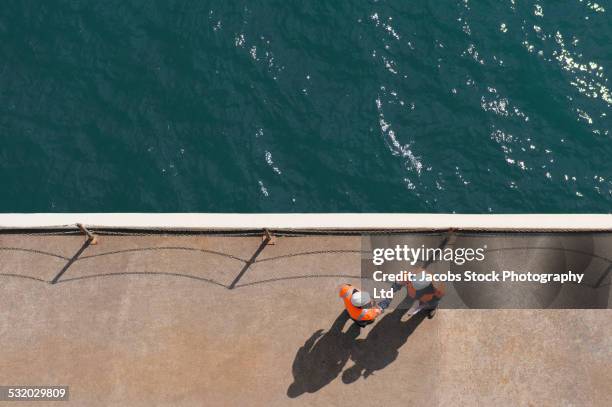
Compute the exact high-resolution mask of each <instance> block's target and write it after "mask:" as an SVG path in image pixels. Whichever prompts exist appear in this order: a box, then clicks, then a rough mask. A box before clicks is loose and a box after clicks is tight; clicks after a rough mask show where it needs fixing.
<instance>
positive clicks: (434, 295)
mask: <svg viewBox="0 0 612 407" xmlns="http://www.w3.org/2000/svg"><path fill="white" fill-rule="evenodd" d="M430 287H431V289H432V292H430V293H425V294H422V295H421V296H420V297H419V298H417V290H416V288H414V286H413V285H412V281H408V282H406V289H407V290H408V296H409V297H410V298H412V299H415V300H419V301H420V302H429V301H431V300H433V299H437V300H439V299H440V298H442V297H443V296H444V292H443V291H442V290H440V289H438V288H436V287H433V285H432V284H430ZM427 288H429V287H427ZM427 288H426V289H427Z"/></svg>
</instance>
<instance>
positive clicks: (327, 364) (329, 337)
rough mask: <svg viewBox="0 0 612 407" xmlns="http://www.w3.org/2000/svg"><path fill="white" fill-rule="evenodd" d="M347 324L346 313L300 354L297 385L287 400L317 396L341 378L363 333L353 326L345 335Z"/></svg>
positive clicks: (295, 363)
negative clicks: (301, 396)
mask: <svg viewBox="0 0 612 407" xmlns="http://www.w3.org/2000/svg"><path fill="white" fill-rule="evenodd" d="M347 321H349V315H348V313H347V312H346V311H343V312H342V313H341V314H340V315H339V316H338V318H336V320H335V321H334V323H333V324H332V326H331V328H330V329H329V331H327V332H325V333H323V330H322V329H319V330H318V331H316V332H315V333H313V334H312V336H311V337H310V338H309V339H308V340H307V341H306V343H304V346H302V347H301V348H300V349H299V350H298V351H297V353H296V355H295V359H294V361H293V366H292V372H293V383H291V385H290V386H289V388H288V389H287V396H289V397H291V398H295V397H298V396H300V395H302V394H304V393H314V392H316V391H318V390H320V389H321V388H323V387H324V386H326V385H327V384H329V383H330V382H331V381H332V380H334V379H335V378H336V377H338V375H339V374H340V372H341V371H342V369H343V368H344V365H345V364H346V362H347V361H348V359H349V356H350V353H351V348H352V346H353V343H354V341H355V339H356V338H357V336H359V330H360V329H359V327H358V326H357V325H356V324H354V323H352V324H351V326H350V327H349V328H348V330H347V331H346V332H343V328H344V325H345V324H346V322H347ZM351 322H352V321H351Z"/></svg>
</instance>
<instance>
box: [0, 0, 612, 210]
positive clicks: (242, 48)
mask: <svg viewBox="0 0 612 407" xmlns="http://www.w3.org/2000/svg"><path fill="white" fill-rule="evenodd" d="M610 13H612V3H610V2H605V1H602V2H599V3H596V2H593V1H586V0H584V1H580V0H568V1H563V2H552V1H538V2H533V1H519V0H516V1H513V0H499V1H467V0H465V1H405V0H402V1H400V0H397V1H382V0H381V1H369V2H366V1H363V2H356V1H329V2H315V1H284V0H283V1H214V2H213V1H152V0H148V1H133V0H122V1H104V2H84V1H45V2H33V1H23V2H17V1H7V2H5V3H4V4H3V5H2V7H0V110H1V113H0V186H1V187H2V189H1V190H0V211H1V212H33V211H41V212H62V211H99V212H111V211H160V212H166V211H181V212H183V211H184V212H187V211H198V212H207V211H208V212H260V211H262V212H276V211H278V212H328V211H330V212H333V211H342V212H344V211H354V212H475V213H489V212H491V213H500V212H601V213H609V212H611V208H612V109H611V107H612V90H611V89H612V83H611V82H610V76H611V75H612V72H611V71H612V45H611V44H612V19H611V18H610Z"/></svg>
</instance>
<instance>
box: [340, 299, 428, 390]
mask: <svg viewBox="0 0 612 407" xmlns="http://www.w3.org/2000/svg"><path fill="white" fill-rule="evenodd" d="M407 311H408V308H407V307H401V308H397V309H395V310H394V311H393V312H391V313H390V314H387V315H385V316H384V317H383V318H382V319H381V320H380V321H378V323H377V324H376V325H374V327H373V328H372V330H371V331H370V333H369V334H368V336H367V337H366V338H365V339H360V340H357V341H355V343H354V347H353V349H352V351H351V359H352V360H353V361H354V362H355V365H354V366H351V367H350V368H349V369H347V370H345V371H344V373H343V374H342V381H343V382H344V383H345V384H349V383H353V382H355V381H356V380H358V379H359V378H360V377H363V378H364V379H365V378H367V377H368V376H370V375H371V374H373V373H374V372H375V371H377V370H382V369H384V368H385V367H387V366H388V365H389V364H391V363H393V362H394V361H395V359H397V356H398V355H399V349H400V348H401V347H402V345H404V344H405V343H406V342H407V341H408V337H410V335H412V333H413V332H414V331H415V330H416V329H417V327H418V326H419V325H420V324H421V322H423V319H425V317H426V316H427V313H425V312H419V313H418V314H416V315H414V316H412V317H411V318H410V319H408V320H407V321H405V322H403V321H402V317H403V316H404V315H405V314H406V312H407Z"/></svg>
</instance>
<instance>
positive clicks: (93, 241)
mask: <svg viewBox="0 0 612 407" xmlns="http://www.w3.org/2000/svg"><path fill="white" fill-rule="evenodd" d="M76 225H77V227H78V228H79V229H80V230H81V232H83V233H84V234H85V236H87V240H89V242H90V244H98V237H97V236H96V235H94V234H93V233H91V231H90V230H88V229H87V228H86V227H85V226H84V225H83V224H82V223H77V224H76Z"/></svg>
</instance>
